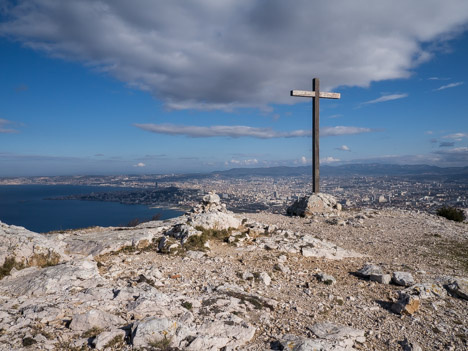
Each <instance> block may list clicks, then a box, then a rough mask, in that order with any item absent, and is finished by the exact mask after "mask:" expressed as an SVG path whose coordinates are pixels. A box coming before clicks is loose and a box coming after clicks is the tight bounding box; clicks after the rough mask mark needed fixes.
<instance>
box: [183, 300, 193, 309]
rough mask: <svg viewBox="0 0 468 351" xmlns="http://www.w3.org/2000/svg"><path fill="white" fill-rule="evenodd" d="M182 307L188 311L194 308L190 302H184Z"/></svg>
mask: <svg viewBox="0 0 468 351" xmlns="http://www.w3.org/2000/svg"><path fill="white" fill-rule="evenodd" d="M181 305H182V307H183V308H186V309H188V310H189V311H190V310H191V309H192V307H193V305H192V304H191V303H190V302H188V301H184V302H182V304H181Z"/></svg>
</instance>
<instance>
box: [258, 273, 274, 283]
mask: <svg viewBox="0 0 468 351" xmlns="http://www.w3.org/2000/svg"><path fill="white" fill-rule="evenodd" d="M258 277H259V279H260V281H261V282H262V283H263V284H265V285H266V286H268V285H270V283H271V278H270V276H269V275H268V273H266V272H261V273H260V274H259V276H258Z"/></svg>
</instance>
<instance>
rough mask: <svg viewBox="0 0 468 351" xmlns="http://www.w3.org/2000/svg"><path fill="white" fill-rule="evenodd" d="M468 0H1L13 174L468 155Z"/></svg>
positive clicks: (426, 160) (3, 88) (3, 167)
mask: <svg viewBox="0 0 468 351" xmlns="http://www.w3.org/2000/svg"><path fill="white" fill-rule="evenodd" d="M467 63H468V2H467V1H466V0H445V1H439V0H414V1H406V0H394V1H391V2H389V1H385V2H383V1H382V2H376V1H374V0H355V1H346V0H337V1H326V2H324V1H309V0H298V1H295V2H294V6H292V5H291V3H290V2H287V1H280V0H225V1H219V0H195V1H188V0H187V1H183V0H180V1H158V0H135V1H125V0H101V1H90V0H74V1H61V0H16V1H9V0H0V176H2V177H16V176H41V175H80V174H102V175H107V174H155V173H188V172H210V171H213V170H222V169H230V168H236V167H272V166H299V165H310V163H311V151H312V150H311V144H312V138H311V126H312V121H311V114H312V109H311V99H310V98H301V97H291V96H290V90H293V89H294V90H296V89H297V90H311V89H312V78H314V77H319V78H320V87H321V90H322V91H330V92H339V93H340V94H341V99H339V100H327V99H321V101H320V127H321V128H320V158H321V164H329V165H340V164H348V163H394V164H429V165H436V166H442V167H460V166H468V112H467V110H468V103H467V101H468V98H467V96H468V64H467Z"/></svg>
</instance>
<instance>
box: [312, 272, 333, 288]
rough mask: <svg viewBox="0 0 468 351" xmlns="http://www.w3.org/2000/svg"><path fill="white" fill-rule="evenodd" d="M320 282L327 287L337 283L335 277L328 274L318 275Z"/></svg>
mask: <svg viewBox="0 0 468 351" xmlns="http://www.w3.org/2000/svg"><path fill="white" fill-rule="evenodd" d="M315 276H316V277H317V279H318V280H319V281H321V282H322V283H325V284H326V285H334V284H335V283H336V279H335V277H333V276H332V275H330V274H326V273H318V274H316V275H315Z"/></svg>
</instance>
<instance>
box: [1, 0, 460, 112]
mask: <svg viewBox="0 0 468 351" xmlns="http://www.w3.org/2000/svg"><path fill="white" fill-rule="evenodd" d="M0 4H2V5H3V6H2V9H3V17H2V18H3V23H0V36H6V37H9V38H11V39H13V40H17V41H20V42H21V43H22V44H23V45H24V46H26V47H28V48H32V49H34V50H38V51H42V52H44V53H46V54H47V55H50V56H52V57H57V58H61V59H66V60H74V61H79V62H82V63H83V64H84V65H86V66H88V67H90V68H94V69H97V70H100V71H102V72H105V73H107V74H109V75H111V76H112V77H115V78H117V79H119V80H121V81H122V82H125V83H127V84H128V85H129V86H130V87H134V88H137V89H142V90H145V91H148V92H150V93H151V94H153V95H154V96H155V97H156V98H158V99H160V100H162V101H163V102H164V103H165V105H166V107H168V108H173V109H188V108H196V109H206V110H210V109H224V110H229V109H234V108H238V107H265V106H267V105H268V104H272V103H276V104H282V103H286V104H294V103H298V102H299V101H300V99H294V98H291V97H290V96H289V91H290V90H291V89H308V88H309V86H310V81H309V80H308V78H307V77H312V76H318V77H320V78H321V79H322V85H323V88H324V89H332V88H335V87H339V86H360V87H367V86H369V84H370V83H371V82H377V81H382V80H388V79H397V78H407V77H409V76H410V75H411V71H412V70H413V69H414V68H415V66H417V65H419V64H421V63H422V62H424V61H427V60H428V59H430V58H431V56H432V55H433V52H434V51H435V50H436V48H437V45H426V44H428V43H431V44H434V42H435V43H440V42H443V41H447V40H448V39H450V38H453V37H454V36H455V35H456V34H458V33H460V32H462V29H463V25H465V24H466V23H467V21H468V2H467V1H466V0H447V1H439V0H419V1H406V0H395V1H392V2H389V1H386V2H385V1H382V2H377V3H376V2H375V1H373V0H357V1H347V0H339V1H332V2H331V1H322V2H312V1H308V0H298V1H295V2H294V6H291V5H290V3H289V2H287V1H282V0H270V1H265V0H237V1H234V0H228V1H213V0H200V1H197V2H189V1H185V2H175V1H163V0H160V1H156V0H141V1H139V2H138V5H135V3H134V2H129V1H115V0H101V1H99V2H90V1H88V0H74V1H62V0H20V1H12V0H11V1H5V0H3V1H1V2H0ZM363 23H365V26H363V25H362V24H363ZM310 33H314V35H311V34H310ZM439 46H440V45H439ZM312 68H313V70H311V69H312Z"/></svg>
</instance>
